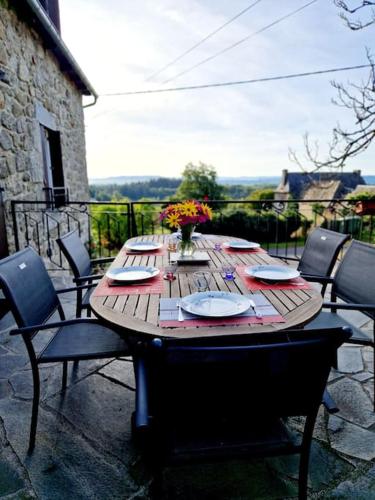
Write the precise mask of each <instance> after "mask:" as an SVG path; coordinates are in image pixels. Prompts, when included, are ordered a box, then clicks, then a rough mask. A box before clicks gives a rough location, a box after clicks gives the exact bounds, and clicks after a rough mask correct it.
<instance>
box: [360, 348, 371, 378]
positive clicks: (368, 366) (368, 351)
mask: <svg viewBox="0 0 375 500" xmlns="http://www.w3.org/2000/svg"><path fill="white" fill-rule="evenodd" d="M362 355H363V359H364V360H365V364H366V369H367V370H368V371H369V372H371V373H374V349H373V348H372V347H364V348H362Z"/></svg>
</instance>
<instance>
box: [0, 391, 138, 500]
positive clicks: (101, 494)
mask: <svg viewBox="0 0 375 500" xmlns="http://www.w3.org/2000/svg"><path fill="white" fill-rule="evenodd" d="M30 412H31V405H30V403H29V402H26V401H16V400H12V401H6V402H5V401H4V400H3V401H0V414H2V415H4V416H5V417H4V422H5V427H6V430H7V437H8V439H9V441H10V443H11V445H12V447H13V448H14V449H15V450H16V452H17V455H18V457H19V458H20V460H21V462H22V465H23V466H24V467H26V468H27V472H28V476H29V478H30V482H31V485H32V487H33V489H34V490H35V492H36V494H37V496H38V498H41V499H46V500H47V499H53V500H60V499H61V500H66V498H67V497H68V496H70V497H71V498H74V500H88V499H90V500H91V499H98V500H99V499H103V500H107V499H108V500H110V499H130V498H133V497H135V495H136V494H137V491H139V490H140V488H141V486H142V485H139V484H137V483H136V482H135V481H134V480H133V478H132V477H131V475H130V473H129V470H128V468H127V467H126V466H125V464H124V462H122V461H120V460H118V459H117V458H116V457H115V456H114V455H113V454H106V453H105V452H104V450H103V449H101V447H100V446H98V442H97V441H96V442H95V443H90V442H89V441H88V440H86V439H85V438H84V436H83V435H82V434H81V432H80V431H79V429H77V428H76V427H75V426H73V425H71V424H70V423H69V422H66V421H64V420H62V419H61V418H59V417H58V415H56V414H55V412H51V411H45V410H44V409H43V407H41V408H40V415H39V423H38V431H37V439H36V446H35V449H34V452H33V453H32V455H31V456H28V455H27V453H26V452H27V443H28V432H29V424H30Z"/></svg>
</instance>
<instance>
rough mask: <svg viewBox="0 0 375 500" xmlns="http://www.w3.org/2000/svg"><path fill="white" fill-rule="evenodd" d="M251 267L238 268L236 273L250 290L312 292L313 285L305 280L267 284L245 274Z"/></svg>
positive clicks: (298, 279)
mask: <svg viewBox="0 0 375 500" xmlns="http://www.w3.org/2000/svg"><path fill="white" fill-rule="evenodd" d="M247 267H249V266H237V268H236V271H237V273H238V275H239V276H240V277H241V278H242V280H243V282H244V283H245V285H246V287H247V288H248V290H310V289H311V285H310V284H309V283H308V282H307V281H306V280H304V279H303V278H295V279H293V280H290V281H287V282H285V283H280V282H277V283H265V282H263V281H260V280H257V279H255V278H252V277H251V276H249V275H248V274H246V273H245V269H246V268H247Z"/></svg>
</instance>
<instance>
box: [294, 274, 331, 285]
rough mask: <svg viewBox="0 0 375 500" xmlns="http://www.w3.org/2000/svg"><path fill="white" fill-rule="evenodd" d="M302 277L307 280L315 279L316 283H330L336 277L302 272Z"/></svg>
mask: <svg viewBox="0 0 375 500" xmlns="http://www.w3.org/2000/svg"><path fill="white" fill-rule="evenodd" d="M301 277H302V278H304V279H305V280H307V281H313V282H316V283H323V284H328V283H333V282H334V278H331V277H330V276H318V275H316V274H305V273H301Z"/></svg>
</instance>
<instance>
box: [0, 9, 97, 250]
mask: <svg viewBox="0 0 375 500" xmlns="http://www.w3.org/2000/svg"><path fill="white" fill-rule="evenodd" d="M82 95H85V96H91V97H92V100H91V101H90V102H89V105H91V104H94V103H95V101H96V98H97V95H96V93H95V90H94V89H93V87H92V86H91V84H90V83H89V81H88V80H87V78H86V77H85V75H84V74H83V72H82V70H81V69H80V68H79V66H78V64H77V63H76V61H75V60H74V58H73V56H72V55H71V53H70V52H69V50H68V49H67V47H66V46H65V44H64V42H63V41H62V39H61V36H60V21H59V5H58V0H39V1H38V0H12V1H5V2H4V1H0V257H2V256H4V255H6V254H7V253H8V252H9V251H10V250H12V249H14V237H13V231H12V221H11V217H10V211H9V201H10V200H42V201H43V200H44V202H45V203H47V204H48V203H51V206H55V207H58V206H59V205H60V206H61V205H63V204H64V203H65V202H66V201H67V199H68V196H69V197H70V199H75V200H88V199H89V190H88V179H87V170H86V158H85V157H86V150H85V131H84V116H83V106H82ZM1 198H2V199H1Z"/></svg>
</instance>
